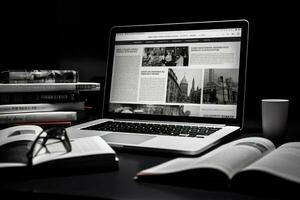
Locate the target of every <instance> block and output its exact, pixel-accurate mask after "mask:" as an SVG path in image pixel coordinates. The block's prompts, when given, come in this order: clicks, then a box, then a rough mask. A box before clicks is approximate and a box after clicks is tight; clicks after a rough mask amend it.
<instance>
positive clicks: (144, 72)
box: [67, 20, 249, 155]
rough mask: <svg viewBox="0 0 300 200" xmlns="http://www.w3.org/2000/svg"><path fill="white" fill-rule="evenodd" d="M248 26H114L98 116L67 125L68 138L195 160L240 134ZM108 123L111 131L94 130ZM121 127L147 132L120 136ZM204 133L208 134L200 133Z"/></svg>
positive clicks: (227, 23) (224, 23)
mask: <svg viewBox="0 0 300 200" xmlns="http://www.w3.org/2000/svg"><path fill="white" fill-rule="evenodd" d="M248 26H249V25H248V22H247V21H246V20H233V21H215V22H197V23H177V24H155V25H153V24H152V25H136V26H119V27H113V28H112V30H111V33H110V43H109V44H110V45H109V56H108V64H107V74H106V82H105V97H104V104H103V113H102V116H103V118H102V119H98V120H94V121H90V122H86V123H82V124H79V125H76V126H72V127H69V128H68V129H67V131H68V133H69V135H70V137H71V138H72V137H73V138H74V137H85V136H90V135H99V136H101V137H102V138H103V139H104V140H106V141H107V142H108V143H109V144H110V145H111V146H113V147H118V148H129V149H140V150H150V151H163V152H170V153H179V154H186V155H195V154H199V153H201V152H203V151H204V150H207V149H208V148H210V147H212V146H214V145H216V144H218V143H219V142H221V141H222V140H223V139H225V138H226V137H227V136H229V135H231V134H233V133H235V132H238V131H239V130H241V129H242V127H243V115H244V95H245V81H246V61H247V43H248ZM111 122H113V123H111ZM136 123H137V124H136ZM107 124H112V125H109V126H110V129H109V130H108V129H106V128H99V127H104V126H106V127H107V126H108V125H107ZM115 124H117V125H115ZM120 124H121V125H122V126H123V125H124V124H125V125H126V126H127V124H130V126H131V127H133V126H135V125H140V126H139V127H142V129H143V128H149V127H150V131H149V132H145V130H144V129H143V130H144V131H137V132H132V131H130V132H129V131H128V132H127V131H119V130H120V129H119V127H120V126H119V125H120ZM132 124H134V125H132ZM114 126H115V127H116V128H114ZM157 126H159V127H162V128H158V129H152V128H151V127H157ZM199 127H201V128H199ZM203 127H204V128H205V129H204V132H205V133H208V132H206V131H205V130H206V129H210V130H213V131H212V132H209V134H198V133H200V132H199V129H201V131H202V128H203ZM139 129H141V128H139ZM162 129H163V130H162ZM177 129H178V130H180V131H177V132H176V134H173V132H174V131H173V130H177ZM196 129H197V130H198V132H197V131H196V132H193V131H191V130H196ZM125 130H129V129H125ZM130 130H131V129H130ZM151 130H152V131H151ZM153 130H155V131H153ZM168 130H170V131H168ZM185 130H189V131H185ZM192 132H193V133H192ZM174 133H175V132H174ZM201 133H203V131H202V132H201Z"/></svg>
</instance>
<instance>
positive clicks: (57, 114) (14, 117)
mask: <svg viewBox="0 0 300 200" xmlns="http://www.w3.org/2000/svg"><path fill="white" fill-rule="evenodd" d="M75 120H77V113H76V112H73V111H53V112H30V113H10V114H0V124H17V123H30V122H51V121H75Z"/></svg>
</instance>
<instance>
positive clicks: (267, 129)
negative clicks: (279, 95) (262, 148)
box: [261, 99, 289, 143]
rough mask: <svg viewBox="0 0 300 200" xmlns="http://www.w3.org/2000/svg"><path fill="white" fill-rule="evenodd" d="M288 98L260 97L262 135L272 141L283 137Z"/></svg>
mask: <svg viewBox="0 0 300 200" xmlns="http://www.w3.org/2000/svg"><path fill="white" fill-rule="evenodd" d="M288 107H289V100H288V99H262V101H261V109H262V130H263V137H265V138H268V139H270V140H271V141H273V142H277V143H278V142H280V140H282V139H283V137H284V135H285V133H286V131H287V124H288Z"/></svg>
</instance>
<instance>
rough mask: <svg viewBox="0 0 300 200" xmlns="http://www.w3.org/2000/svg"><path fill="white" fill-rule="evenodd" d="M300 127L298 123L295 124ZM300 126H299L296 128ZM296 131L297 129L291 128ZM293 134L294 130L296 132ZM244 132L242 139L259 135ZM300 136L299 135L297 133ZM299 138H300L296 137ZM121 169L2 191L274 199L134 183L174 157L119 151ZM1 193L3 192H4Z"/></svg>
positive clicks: (46, 195)
mask: <svg viewBox="0 0 300 200" xmlns="http://www.w3.org/2000/svg"><path fill="white" fill-rule="evenodd" d="M296 124H298V123H296ZM297 126H298V125H297ZM292 130H294V129H292ZM293 132H294V131H292V133H293ZM259 135H260V134H259V133H258V134H253V132H252V133H249V131H248V133H243V134H242V136H241V137H247V136H259ZM297 135H298V134H297ZM297 138H298V139H299V137H297ZM117 154H118V157H119V159H120V167H119V169H118V170H116V171H110V172H102V173H89V174H81V175H72V176H64V177H61V176H60V177H49V178H39V179H26V180H9V181H1V178H0V190H2V191H4V192H8V193H9V195H11V194H17V195H19V196H20V195H22V197H23V196H24V195H29V197H34V199H36V197H37V199H40V198H39V197H42V198H43V199H60V198H62V199H74V198H75V199H77V197H78V199H79V198H80V199H81V198H82V197H85V198H87V197H90V198H92V199H94V198H100V199H101V198H102V199H138V200H142V199H149V200H150V199H151V200H153V199H155V200H159V199H164V200H165V199H172V200H179V199H268V198H269V199H272V198H274V196H273V197H272V196H269V195H267V196H265V195H263V196H259V195H254V194H253V195H252V194H245V193H237V192H233V191H230V190H225V191H224V190H223V191H221V190H214V189H209V190H205V189H196V188H188V187H180V186H171V185H163V184H156V183H142V182H136V181H134V180H133V177H134V175H135V174H136V173H137V172H138V171H140V170H142V169H146V168H149V167H152V166H154V165H157V164H160V163H162V162H165V161H168V160H170V159H172V158H174V157H175V156H174V155H163V154H160V153H155V154H153V153H152V154H150V153H140V152H128V151H120V150H117ZM2 191H0V192H2Z"/></svg>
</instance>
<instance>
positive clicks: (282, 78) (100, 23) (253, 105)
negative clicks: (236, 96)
mask: <svg viewBox="0 0 300 200" xmlns="http://www.w3.org/2000/svg"><path fill="white" fill-rule="evenodd" d="M0 13H1V14H0V26H1V27H0V32H1V33H0V50H1V56H0V67H1V69H13V68H28V69H29V68H62V69H77V70H79V72H80V75H81V80H97V79H101V78H102V77H104V76H105V63H106V57H107V46H108V36H109V29H110V27H111V26H114V25H128V24H145V23H168V22H186V21H206V20H230V19H247V20H248V21H249V22H250V35H249V36H250V37H249V38H250V41H249V54H248V79H247V95H246V97H247V98H246V120H247V119H257V120H260V100H261V99H262V98H288V99H290V118H291V119H295V120H298V119H300V118H299V117H298V116H299V115H298V113H299V112H300V105H299V102H300V101H299V97H298V90H299V89H298V86H299V84H298V80H299V77H298V76H299V75H298V73H297V72H298V70H297V68H299V66H298V65H299V64H298V59H299V56H298V54H299V53H298V52H299V49H298V48H299V30H298V26H299V22H298V19H297V6H296V5H291V4H288V3H285V4H282V2H279V1H278V3H276V2H272V3H269V4H265V5H262V4H261V3H251V2H250V1H249V2H245V1H220V2H218V1H200V0H198V1H178V2H176V1H137V2H134V1H122V2H118V1H109V2H104V1H103V2H102V1H78V0H73V1H30V2H27V1H26V2H18V1H16V2H11V3H9V4H3V3H1V5H0Z"/></svg>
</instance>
